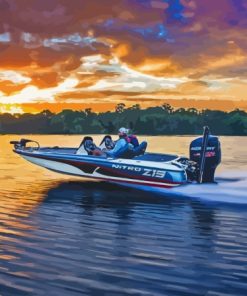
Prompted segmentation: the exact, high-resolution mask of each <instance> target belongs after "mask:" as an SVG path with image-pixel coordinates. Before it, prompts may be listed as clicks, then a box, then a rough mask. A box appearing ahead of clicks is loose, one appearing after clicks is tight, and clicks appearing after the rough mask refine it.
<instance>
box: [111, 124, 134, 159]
mask: <svg viewBox="0 0 247 296" xmlns="http://www.w3.org/2000/svg"><path fill="white" fill-rule="evenodd" d="M128 133H129V130H128V129H127V128H125V127H121V128H120V129H119V130H118V136H119V139H118V140H117V142H116V145H115V147H114V148H113V149H112V150H109V151H107V152H106V154H107V155H108V156H113V157H114V156H115V155H117V153H118V152H119V150H120V149H122V148H124V147H125V146H126V145H129V141H128Z"/></svg>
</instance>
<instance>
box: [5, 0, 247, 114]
mask: <svg viewBox="0 0 247 296" xmlns="http://www.w3.org/2000/svg"><path fill="white" fill-rule="evenodd" d="M246 49H247V1H246V0H70V1H68V0H0V112H6V111H7V112H12V113H13V112H23V111H24V112H38V111H41V110H43V109H46V108H49V109H50V110H52V111H60V110H62V109H67V108H72V109H84V108H88V107H92V108H93V109H94V110H96V111H104V110H107V109H113V107H114V106H115V105H116V104H117V103H120V102H124V103H126V105H127V106H128V105H133V104H136V103H138V104H140V105H141V106H142V107H147V106H156V105H161V104H162V103H165V102H169V103H171V104H172V105H174V106H175V107H197V108H213V109H222V110H231V109H234V108H237V107H239V108H242V109H245V110H247V54H246Z"/></svg>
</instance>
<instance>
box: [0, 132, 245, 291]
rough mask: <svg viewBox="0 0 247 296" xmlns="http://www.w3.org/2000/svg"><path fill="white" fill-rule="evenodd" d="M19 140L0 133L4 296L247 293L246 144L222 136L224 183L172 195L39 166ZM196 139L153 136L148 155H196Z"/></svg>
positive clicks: (65, 140)
mask: <svg viewBox="0 0 247 296" xmlns="http://www.w3.org/2000/svg"><path fill="white" fill-rule="evenodd" d="M28 137H29V138H32V139H34V140H38V141H39V142H40V143H41V144H42V145H44V146H49V145H51V146H54V145H61V146H62V145H64V146H77V145H79V143H80V141H81V137H79V136H28ZM19 138H20V136H0V198H1V200H0V295H4V296H5V295H11V296H12V295H13V296H18V295H25V296H26V295H52V296H55V295H72V296H73V295H109V296H112V295H145V296H149V295H150V296H154V295H188V296H189V295H212V296H215V295H234V296H236V295H247V157H246V155H247V153H246V147H247V138H246V137H221V142H222V149H223V159H222V165H221V166H220V168H219V169H218V171H217V180H218V184H212V185H202V186H199V185H188V186H185V187H181V188H178V189H176V190H175V191H173V190H172V191H170V192H169V193H166V194H158V193H155V192H143V191H138V190H135V189H128V188H122V187H120V186H117V185H116V186H114V185H109V184H106V183H103V182H95V181H94V182H93V181H90V180H82V179H78V178H75V177H69V176H64V175H59V174H56V173H53V172H50V171H47V170H45V169H42V168H39V167H36V166H34V165H32V164H30V163H27V162H26V161H24V160H23V159H21V158H20V157H19V156H18V155H15V154H14V153H12V151H11V146H10V145H9V144H8V142H9V141H10V140H13V139H19ZM94 138H95V139H96V142H99V140H100V138H101V136H95V137H94ZM191 139H192V137H148V141H149V151H156V152H171V153H178V154H182V155H187V154H188V145H189V143H190V141H191Z"/></svg>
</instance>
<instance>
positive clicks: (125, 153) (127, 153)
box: [114, 141, 147, 159]
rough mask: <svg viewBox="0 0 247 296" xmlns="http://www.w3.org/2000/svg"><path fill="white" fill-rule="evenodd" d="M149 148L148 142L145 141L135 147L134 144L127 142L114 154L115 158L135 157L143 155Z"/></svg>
mask: <svg viewBox="0 0 247 296" xmlns="http://www.w3.org/2000/svg"><path fill="white" fill-rule="evenodd" d="M146 149H147V142H146V141H143V142H142V143H141V144H140V145H139V146H137V147H136V148H133V145H131V144H129V143H128V144H126V145H125V146H124V147H123V148H121V149H119V151H117V152H116V153H115V155H114V157H115V158H129V159H131V158H134V157H136V156H140V155H143V154H144V153H145V151H146Z"/></svg>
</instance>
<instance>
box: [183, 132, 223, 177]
mask: <svg viewBox="0 0 247 296" xmlns="http://www.w3.org/2000/svg"><path fill="white" fill-rule="evenodd" d="M190 162H191V163H190V164H191V165H190V166H189V167H188V172H187V174H188V177H189V178H190V179H191V180H192V181H193V180H194V181H197V182H198V183H213V182H214V174H215V170H216V168H217V166H218V165H219V164H220V162H221V147H220V141H219V138H218V137H216V136H212V135H211V134H210V130H209V127H208V126H205V127H204V132H203V136H202V137H199V138H197V139H195V140H193V141H192V142H191V144H190ZM193 163H194V165H193Z"/></svg>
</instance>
